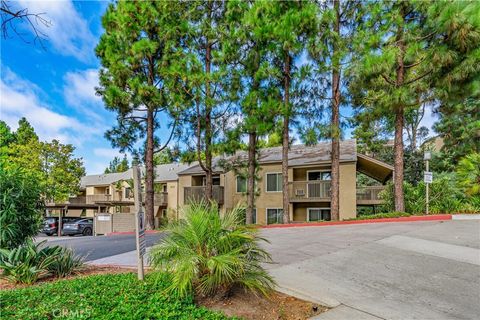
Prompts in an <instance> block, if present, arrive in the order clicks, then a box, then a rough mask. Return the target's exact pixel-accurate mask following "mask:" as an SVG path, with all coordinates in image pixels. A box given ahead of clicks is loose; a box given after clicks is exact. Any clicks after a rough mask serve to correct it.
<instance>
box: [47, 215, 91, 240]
mask: <svg viewBox="0 0 480 320" xmlns="http://www.w3.org/2000/svg"><path fill="white" fill-rule="evenodd" d="M79 219H82V218H80V217H63V218H62V224H63V225H65V223H69V222H73V221H76V220H79ZM62 229H63V228H62ZM42 232H43V233H45V234H46V235H47V236H51V235H54V234H58V217H46V218H45V219H44V220H43V229H42ZM62 234H63V230H62Z"/></svg>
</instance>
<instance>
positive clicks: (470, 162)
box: [457, 153, 480, 197]
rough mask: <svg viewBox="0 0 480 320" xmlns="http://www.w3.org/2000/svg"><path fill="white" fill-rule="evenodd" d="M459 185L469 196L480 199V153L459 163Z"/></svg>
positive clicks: (473, 154) (469, 156) (471, 155)
mask: <svg viewBox="0 0 480 320" xmlns="http://www.w3.org/2000/svg"><path fill="white" fill-rule="evenodd" d="M457 177H458V185H459V186H460V188H462V190H464V191H465V193H466V194H467V195H469V196H478V197H480V153H472V154H470V155H468V156H466V157H465V158H463V159H462V160H460V162H459V163H458V166H457Z"/></svg>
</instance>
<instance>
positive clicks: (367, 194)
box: [357, 186, 385, 203]
mask: <svg viewBox="0 0 480 320" xmlns="http://www.w3.org/2000/svg"><path fill="white" fill-rule="evenodd" d="M383 190H385V186H368V187H358V188H357V203H359V202H360V203H362V202H365V203H373V202H375V203H381V202H382V199H381V198H380V196H379V194H380V192H382V191H383Z"/></svg>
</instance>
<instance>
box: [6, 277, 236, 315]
mask: <svg viewBox="0 0 480 320" xmlns="http://www.w3.org/2000/svg"><path fill="white" fill-rule="evenodd" d="M170 281H171V280H170V279H169V276H168V275H165V274H147V275H146V278H145V281H143V282H142V281H138V280H137V276H136V274H134V273H124V274H114V275H94V276H88V277H80V278H76V279H73V280H60V281H55V282H51V283H45V284H41V285H36V286H31V287H27V288H22V289H13V290H4V291H1V292H0V300H1V301H2V312H1V313H2V318H3V319H22V320H30V319H31V320H34V319H35V320H42V319H55V318H61V319H76V320H78V319H206V320H209V319H226V318H227V317H225V316H224V315H222V314H221V313H219V312H213V311H209V310H207V309H206V308H202V307H196V306H195V304H194V302H193V297H192V296H191V295H186V296H184V297H182V298H179V297H178V296H176V295H172V294H170V293H166V292H165V289H166V288H167V287H169V285H170V283H171V282H170Z"/></svg>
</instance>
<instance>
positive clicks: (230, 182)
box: [224, 164, 293, 224]
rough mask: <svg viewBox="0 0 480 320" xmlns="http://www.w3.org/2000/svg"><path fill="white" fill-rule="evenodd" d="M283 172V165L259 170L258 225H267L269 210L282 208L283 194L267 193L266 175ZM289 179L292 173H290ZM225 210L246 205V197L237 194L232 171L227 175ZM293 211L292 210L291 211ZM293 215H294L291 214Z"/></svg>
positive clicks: (264, 167) (268, 165)
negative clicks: (238, 205)
mask: <svg viewBox="0 0 480 320" xmlns="http://www.w3.org/2000/svg"><path fill="white" fill-rule="evenodd" d="M275 172H279V173H280V172H282V165H281V164H266V165H262V166H261V167H260V169H259V170H258V175H259V178H260V179H259V180H258V181H257V190H258V196H257V197H256V199H255V204H256V209H257V224H265V223H266V216H267V211H266V210H267V208H282V207H283V204H282V192H266V174H267V173H275ZM289 173H290V174H289V178H290V177H291V176H292V172H291V171H290V172H289ZM224 182H225V185H224V186H225V208H226V210H229V209H231V208H233V207H235V205H237V204H239V203H240V204H243V205H246V203H247V199H246V195H245V194H243V193H237V192H236V186H237V183H236V173H235V172H234V171H233V170H232V171H230V172H228V173H226V174H225V178H224ZM290 211H292V210H290ZM291 214H293V213H292V212H291Z"/></svg>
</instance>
